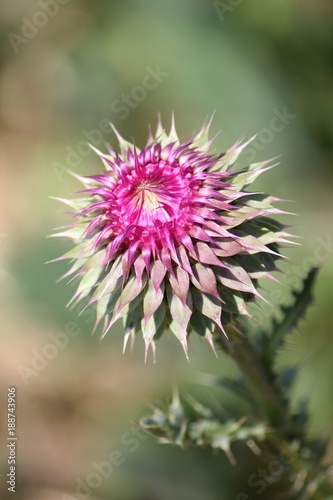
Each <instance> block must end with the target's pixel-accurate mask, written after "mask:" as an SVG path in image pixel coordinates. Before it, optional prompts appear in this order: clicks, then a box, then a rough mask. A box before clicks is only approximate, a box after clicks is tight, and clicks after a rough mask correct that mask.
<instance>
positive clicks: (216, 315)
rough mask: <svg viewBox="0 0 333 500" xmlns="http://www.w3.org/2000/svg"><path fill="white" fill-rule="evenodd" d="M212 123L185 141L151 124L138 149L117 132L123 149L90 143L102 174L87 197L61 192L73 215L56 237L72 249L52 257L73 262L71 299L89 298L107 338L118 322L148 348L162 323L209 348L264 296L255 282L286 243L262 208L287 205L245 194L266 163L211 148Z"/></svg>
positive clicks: (92, 180) (238, 147) (269, 211)
mask: <svg viewBox="0 0 333 500" xmlns="http://www.w3.org/2000/svg"><path fill="white" fill-rule="evenodd" d="M209 127H210V121H209V122H208V123H206V124H205V125H204V126H203V127H202V129H201V130H200V132H199V133H198V134H197V135H196V136H194V138H191V139H189V140H187V141H185V142H183V143H181V142H180V140H179V138H178V135H177V133H176V129H175V124H174V120H172V126H171V130H170V132H169V134H167V133H166V132H165V131H164V129H163V127H162V124H161V121H160V120H159V123H158V126H157V131H156V134H155V136H153V135H152V133H151V132H150V133H149V136H148V141H147V144H146V146H145V147H144V148H143V150H142V151H140V150H139V149H138V148H137V147H136V146H135V145H133V144H131V143H129V142H127V141H126V140H124V139H123V138H122V137H121V136H120V135H119V133H118V132H117V131H116V130H115V129H114V132H115V134H116V136H117V138H118V140H119V145H120V153H118V152H116V151H115V150H114V149H112V148H109V154H104V153H102V152H100V151H98V150H96V149H95V148H94V147H93V149H94V150H95V151H96V153H97V154H98V155H99V156H100V158H101V159H102V160H103V163H104V165H105V171H104V172H102V173H100V174H98V175H93V176H90V177H81V176H79V175H76V174H73V175H74V176H75V177H77V179H78V180H79V181H81V182H82V184H83V186H84V188H85V189H84V190H83V191H82V194H83V197H81V198H79V199H75V200H64V199H61V201H63V202H65V203H66V204H68V205H69V206H71V207H72V208H73V209H74V210H75V219H74V223H73V224H71V225H70V226H69V227H67V228H66V229H65V230H64V231H61V232H59V233H57V234H56V235H55V236H65V237H67V238H70V239H71V240H73V241H74V243H75V244H76V246H75V247H74V248H73V249H72V250H70V251H69V252H68V253H66V254H65V255H64V256H62V257H60V259H67V258H68V259H72V260H73V261H74V264H73V266H72V268H71V269H70V271H68V272H67V273H66V274H65V276H70V275H74V277H77V278H78V279H79V280H80V283H79V286H78V289H77V291H76V293H75V295H74V297H73V299H72V301H71V302H72V303H73V304H76V303H77V302H78V301H80V300H82V299H84V298H86V299H87V305H90V304H93V303H95V305H96V310H97V319H96V325H95V327H96V326H97V325H98V324H99V322H100V321H101V320H103V325H104V326H103V333H102V336H104V335H105V334H106V333H107V332H108V330H109V329H110V327H111V326H112V325H113V324H114V323H115V322H116V321H117V320H118V319H120V318H122V319H123V322H124V327H125V330H126V333H125V339H124V350H125V348H126V344H127V342H128V339H129V337H131V338H132V339H133V338H134V337H135V335H136V334H137V333H142V335H143V339H144V342H145V352H146V356H147V351H148V348H149V346H151V347H152V349H153V352H154V359H155V341H156V340H157V339H158V338H159V337H160V336H161V335H162V334H163V332H165V331H171V332H172V333H173V334H174V335H175V336H176V337H177V339H178V340H179V341H180V342H181V344H182V346H183V348H184V351H185V353H186V356H187V337H188V335H189V334H190V333H191V332H196V333H197V334H199V335H200V336H202V337H204V338H205V339H206V340H207V341H208V342H209V343H210V345H211V346H212V348H213V349H214V344H213V333H214V332H216V331H219V333H221V332H223V333H225V330H224V327H225V325H227V324H228V322H229V321H230V320H231V318H233V317H234V316H235V315H236V316H238V315H245V316H250V315H249V313H248V311H247V308H246V303H247V302H248V301H250V300H253V299H254V298H255V297H260V294H259V292H258V290H257V280H258V278H261V277H268V278H272V275H271V274H270V272H271V271H272V270H274V269H276V267H275V261H276V259H278V258H279V257H280V253H279V243H280V242H282V241H286V240H285V239H284V238H285V236H286V235H287V233H285V232H284V231H283V226H282V225H281V224H279V223H278V222H276V221H275V220H273V219H272V218H271V217H270V216H271V215H276V214H281V213H285V212H283V211H281V210H279V209H277V208H275V207H273V206H272V203H273V202H275V201H278V199H277V198H273V197H269V196H266V195H264V194H261V193H250V192H247V191H245V190H244V188H246V187H247V186H248V185H249V184H251V183H252V182H253V181H254V180H255V179H256V178H257V177H258V176H259V175H260V174H261V173H262V172H264V171H266V170H268V169H269V168H272V165H270V162H262V163H255V164H251V165H250V166H249V167H247V168H243V169H240V170H234V171H233V170H231V167H232V165H233V164H234V163H235V162H236V160H237V158H238V156H239V155H240V153H241V152H242V150H243V149H244V148H245V147H246V146H247V144H248V142H250V141H248V142H247V143H243V142H242V141H239V142H237V143H236V144H235V145H234V146H232V148H231V149H229V150H228V151H227V152H226V153H223V154H217V153H215V152H214V151H211V150H210V148H211V145H212V142H213V139H212V140H209V139H208V132H209Z"/></svg>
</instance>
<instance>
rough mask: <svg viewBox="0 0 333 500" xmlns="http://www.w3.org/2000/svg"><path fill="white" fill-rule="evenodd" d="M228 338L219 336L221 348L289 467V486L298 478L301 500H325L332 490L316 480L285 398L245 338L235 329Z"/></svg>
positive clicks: (269, 441) (311, 460) (275, 452)
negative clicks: (235, 370) (302, 492)
mask: <svg viewBox="0 0 333 500" xmlns="http://www.w3.org/2000/svg"><path fill="white" fill-rule="evenodd" d="M227 334H228V337H229V339H227V338H226V336H225V335H224V334H223V333H222V332H220V341H221V344H222V346H223V347H224V349H225V350H226V351H227V352H228V353H229V355H230V356H231V357H232V358H233V360H234V361H235V363H236V364H237V366H238V368H239V369H240V370H241V372H242V374H243V376H244V379H245V383H246V384H247V386H248V388H249V390H250V391H251V393H252V395H253V398H254V400H255V402H256V404H257V406H258V410H259V416H260V417H261V418H262V419H263V420H265V421H266V422H267V424H268V427H269V428H270V429H271V432H270V433H269V434H268V435H267V445H268V447H269V449H270V452H271V453H272V454H273V455H274V456H283V457H284V459H285V461H286V462H287V463H288V467H287V471H289V480H290V484H291V485H294V484H295V480H296V477H298V479H299V481H300V482H301V483H302V485H301V488H302V491H304V497H302V498H304V500H326V499H327V498H328V497H329V495H330V492H331V491H333V490H332V489H331V486H330V485H329V483H328V480H326V481H324V482H323V481H322V480H319V476H318V474H323V471H321V470H320V468H319V467H318V458H317V457H316V456H314V454H313V453H312V452H311V451H310V450H308V449H307V447H306V443H305V442H303V441H302V440H301V438H300V437H299V432H298V429H294V428H293V427H294V425H295V424H294V422H293V418H292V415H291V414H290V412H289V408H288V405H287V402H286V400H285V398H284V397H283V395H282V393H281V392H280V391H279V389H278V388H277V387H276V386H275V384H274V381H273V380H272V377H271V376H270V373H269V372H268V370H267V369H266V368H265V366H264V365H263V363H262V361H261V359H260V357H259V355H258V354H257V353H256V351H255V349H254V348H253V346H252V344H251V343H250V341H249V340H248V338H247V336H246V335H245V334H242V333H241V332H240V331H239V329H238V328H237V326H236V325H229V326H228V328H227ZM296 436H297V441H298V443H299V447H298V448H299V450H300V451H299V452H296V451H295V450H294V448H293V446H292V444H291V441H292V440H294V439H295V438H296ZM263 451H267V450H263ZM305 451H306V453H304V452H305ZM286 473H287V472H286ZM302 475H304V477H303V478H302ZM325 479H326V477H325ZM297 498H299V497H297ZM332 498H333V497H332Z"/></svg>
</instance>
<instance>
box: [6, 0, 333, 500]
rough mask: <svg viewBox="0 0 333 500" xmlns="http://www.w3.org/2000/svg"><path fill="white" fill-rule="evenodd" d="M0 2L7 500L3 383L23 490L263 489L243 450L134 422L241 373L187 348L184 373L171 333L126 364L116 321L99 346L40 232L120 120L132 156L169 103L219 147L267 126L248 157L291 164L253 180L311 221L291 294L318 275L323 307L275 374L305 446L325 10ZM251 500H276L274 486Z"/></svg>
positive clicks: (39, 494)
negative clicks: (12, 407) (212, 446)
mask: <svg viewBox="0 0 333 500" xmlns="http://www.w3.org/2000/svg"><path fill="white" fill-rule="evenodd" d="M0 9H1V12H0V25H1V52H0V64H1V74H0V99H1V111H0V128H1V135H0V144H1V146H0V156H1V161H0V171H1V197H0V282H1V290H2V293H1V297H0V306H1V349H0V384H1V385H0V390H1V395H0V409H1V410H0V425H1V427H0V436H1V437H0V474H1V479H0V492H1V498H7V495H8V497H9V494H8V492H7V491H6V484H5V474H6V472H7V464H6V460H7V450H6V448H5V438H4V436H6V411H5V405H6V395H7V387H9V386H16V387H17V393H18V435H19V441H18V460H19V466H18V479H17V481H18V483H17V490H18V492H17V498H20V499H23V500H44V499H47V500H58V499H59V500H60V499H61V500H66V499H67V500H69V499H71V500H73V499H75V498H77V499H79V498H91V499H92V500H113V499H116V498H119V499H122V500H125V499H126V500H127V499H129V500H169V499H171V498H175V499H177V500H178V499H181V500H187V499H188V500H215V499H216V500H220V499H223V500H224V499H226V500H229V499H235V500H245V499H247V500H250V499H251V500H252V499H254V498H257V496H256V495H257V494H256V493H255V488H253V487H251V486H250V485H249V484H248V478H249V476H250V475H251V474H253V473H256V471H257V469H258V467H259V465H258V463H257V462H256V461H255V459H254V456H253V455H252V454H251V453H250V452H249V451H247V450H244V449H239V450H237V449H236V450H234V454H235V456H236V459H237V461H238V466H237V467H232V466H231V465H230V464H229V462H228V461H227V459H226V458H225V457H224V456H223V455H222V454H221V455H218V456H213V454H212V453H211V451H210V450H190V451H188V452H184V451H182V450H179V449H176V448H172V447H170V446H167V445H166V446H161V445H157V444H156V442H155V441H154V440H152V439H150V438H149V439H146V440H143V438H142V436H141V435H140V436H139V437H137V438H135V437H134V436H133V432H135V431H134V430H133V421H135V420H136V419H138V418H139V417H140V416H141V415H142V413H144V412H145V411H147V408H148V407H149V403H150V402H153V403H154V402H155V403H156V401H158V400H159V399H164V398H166V397H169V395H170V393H171V385H172V381H173V380H174V379H177V381H178V384H179V386H180V389H181V391H182V392H191V393H193V394H196V395H197V396H198V397H199V398H200V399H201V400H202V401H206V402H209V400H210V395H209V389H208V388H207V387H204V386H201V385H198V384H197V383H196V380H197V378H198V377H197V374H198V373H199V372H204V373H216V374H226V373H228V374H234V373H236V369H235V368H234V367H233V366H232V364H231V363H230V361H229V360H228V359H226V358H225V356H224V355H223V354H220V356H219V359H217V360H216V359H215V357H214V356H213V354H212V353H211V351H210V350H209V349H208V347H207V346H206V345H205V344H200V343H197V342H195V341H193V342H190V360H191V362H190V364H187V362H186V360H185V358H184V356H183V353H182V352H181V349H180V348H179V345H178V344H177V342H176V341H173V340H172V339H165V340H164V339H162V341H161V342H160V345H159V346H158V352H157V358H158V362H157V364H156V365H153V363H152V361H151V360H149V362H148V363H147V365H146V366H145V365H144V364H143V345H142V344H141V343H140V342H137V345H136V346H135V349H134V353H133V355H130V354H126V355H125V356H122V355H121V344H122V332H121V328H120V327H118V326H117V325H116V327H114V329H113V331H112V332H110V334H109V335H108V336H107V337H106V338H105V339H104V341H103V343H100V342H99V338H98V336H97V335H96V336H93V337H91V330H92V327H93V323H94V319H93V316H92V315H90V314H86V315H85V316H80V317H79V316H78V310H74V311H69V310H68V309H66V307H65V306H66V303H67V302H68V300H69V299H70V297H71V295H72V293H73V290H74V288H73V286H66V284H65V282H60V283H59V284H56V283H55V281H56V279H57V278H58V277H59V276H60V275H61V274H63V273H64V272H65V270H66V269H67V264H66V263H57V264H52V265H45V262H46V261H49V260H51V259H54V258H56V257H57V256H59V255H60V254H62V253H63V252H64V251H65V250H66V249H67V248H68V246H66V244H65V243H63V242H61V241H58V240H57V241H56V240H54V239H47V238H46V235H47V234H49V233H51V231H52V229H53V228H54V227H56V226H62V225H65V224H67V223H68V221H69V217H68V215H66V214H65V213H63V212H62V207H61V206H60V205H59V204H58V203H57V202H55V201H54V200H51V199H49V196H50V195H52V196H59V197H65V198H66V197H68V196H70V195H71V194H72V193H73V192H75V191H77V190H78V189H80V187H79V185H78V184H77V183H76V181H75V180H74V179H73V178H72V177H70V176H69V175H67V174H66V173H65V169H67V168H68V167H69V168H71V169H72V170H74V171H76V172H78V173H80V174H83V175H85V174H93V173H96V172H98V171H99V170H100V169H101V168H102V165H101V163H100V161H99V159H98V158H97V157H96V156H95V155H94V154H93V153H92V152H91V151H88V150H87V148H86V146H85V144H86V142H88V141H89V142H92V143H93V144H95V145H96V146H97V147H100V148H101V149H103V148H104V145H103V144H104V142H110V143H111V144H113V145H116V140H115V137H114V136H113V134H112V133H111V129H109V128H107V127H106V124H107V123H108V122H110V121H112V122H113V123H114V124H115V125H116V127H117V128H118V129H119V131H120V132H121V133H122V135H123V136H125V137H127V138H132V137H133V138H134V139H135V142H136V143H137V144H138V146H139V147H140V146H141V145H143V144H144V141H145V138H146V135H147V130H148V128H147V127H148V124H152V126H153V127H155V125H156V117H157V113H158V112H159V111H160V112H161V114H162V118H163V121H164V123H166V125H167V127H169V125H170V118H171V112H172V111H174V113H175V116H176V122H177V129H178V133H179V135H180V136H181V137H182V138H186V137H187V136H189V135H190V134H191V133H192V131H193V130H198V129H199V128H200V126H201V124H202V122H203V120H204V119H205V118H206V116H207V115H211V114H212V113H213V112H214V111H215V118H214V121H213V125H212V133H217V132H219V131H220V130H221V133H220V135H219V136H218V138H217V140H216V147H217V148H220V149H221V150H223V149H225V148H227V147H229V146H230V145H231V144H232V143H233V142H235V141H236V140H237V139H239V138H240V137H243V136H246V137H251V136H252V135H254V134H256V133H257V134H258V136H257V138H256V139H255V142H254V143H253V144H252V145H251V146H250V148H249V150H248V151H247V152H245V153H244V159H243V161H260V160H263V159H267V158H271V157H275V156H278V155H281V157H280V159H279V161H280V162H281V164H280V166H279V167H278V168H275V169H274V170H272V171H270V172H269V173H268V174H266V175H265V176H263V178H262V179H260V180H259V181H258V182H257V183H256V185H255V187H254V189H256V190H265V191H267V192H270V193H272V194H274V195H275V196H279V197H281V198H284V199H288V200H293V201H294V202H293V203H289V202H288V203H287V202H286V203H285V204H284V208H286V209H287V210H290V211H293V212H297V213H298V214H300V217H297V218H296V217H293V218H292V222H291V224H293V225H294V226H295V227H294V228H293V231H294V232H295V233H296V234H297V235H299V236H301V237H302V238H303V240H302V245H301V246H299V247H296V248H292V249H288V250H287V251H286V253H287V255H288V257H289V259H290V260H289V261H288V262H286V263H284V264H283V266H282V267H283V268H284V269H285V270H286V271H287V273H288V276H289V281H288V284H289V285H291V286H294V285H295V286H297V285H298V284H299V279H300V277H302V276H304V275H305V274H306V272H307V270H308V269H309V268H310V267H311V266H313V265H320V266H321V267H322V270H321V273H320V277H319V280H318V283H317V288H316V301H317V305H316V307H314V308H312V309H311V310H310V311H309V314H308V317H307V321H306V322H305V321H304V322H302V324H301V325H300V328H299V331H298V332H295V334H293V335H291V336H290V342H289V343H288V349H287V351H286V352H285V353H284V354H282V355H281V358H280V362H279V364H280V366H284V365H288V363H293V364H294V363H297V364H298V365H299V366H300V367H301V374H300V377H299V379H298V381H297V383H296V386H295V387H294V391H293V401H294V405H296V404H297V403H298V402H300V401H302V400H305V401H307V402H308V403H309V408H310V411H311V418H310V424H309V433H310V435H316V434H318V433H319V434H321V435H327V434H330V433H331V430H332V429H331V422H332V419H333V389H332V377H333V363H332V357H333V340H332V336H331V332H332V303H331V300H332V292H333V289H332V276H333V262H332V258H331V257H332V253H333V244H332V243H333V227H332V211H331V209H332V181H333V173H332V156H333V149H332V146H333V92H332V89H333V4H332V2H331V1H330V0H294V1H292V2H291V1H290V0H279V1H273V0H266V1H265V2H262V1H261V0H252V1H251V2H248V1H241V0H240V1H235V0H226V1H215V2H213V1H211V0H182V1H179V0H178V1H177V0H168V1H162V0H141V1H135V0H118V1H117V0H95V1H94V2H92V1H90V2H89V1H88V0H81V1H79V0H39V1H34V0H29V1H27V0H16V1H15V2H9V1H5V2H2V4H1V7H0ZM288 220H289V223H290V218H289V219H288ZM263 286H264V287H265V289H266V296H267V297H268V299H269V300H270V302H271V303H272V304H273V305H272V306H267V305H264V306H261V310H257V317H258V319H259V321H263V322H265V321H267V317H268V316H269V315H270V314H273V313H274V314H275V313H276V312H274V306H275V305H276V304H278V303H281V302H282V303H287V302H288V300H289V298H290V290H288V288H284V287H282V286H279V285H274V286H273V287H272V286H268V285H267V284H266V283H264V284H263ZM73 325H74V328H75V329H76V333H77V335H76V336H72V337H68V335H67V337H66V334H65V337H66V338H67V342H68V345H66V346H65V345H64V343H66V342H65V340H62V342H63V343H62V344H59V346H60V347H59V346H58V347H57V346H56V345H55V341H54V339H55V338H57V339H58V342H61V340H59V339H64V338H65V337H64V334H63V332H66V331H68V329H71V328H72V327H73ZM66 329H67V330H66ZM78 329H79V330H78ZM50 345H51V347H50ZM52 346H53V347H52ZM214 397H215V398H216V399H217V400H218V401H219V404H220V405H221V407H223V408H225V409H226V410H227V411H228V410H229V409H230V408H233V409H234V410H236V411H238V412H240V414H241V409H242V403H241V402H239V401H237V400H236V399H235V398H232V397H231V396H230V395H229V394H227V393H223V392H222V391H221V393H216V394H214ZM134 429H135V428H134ZM126 433H128V434H126ZM124 435H125V437H124ZM128 439H132V441H131V442H130V443H128ZM133 439H134V441H133ZM126 443H127V444H126ZM113 450H118V451H119V453H120V454H121V456H122V459H123V460H121V461H122V462H123V463H122V464H121V465H119V466H115V467H114V470H113V472H112V474H111V475H109V477H108V478H105V479H103V481H101V482H100V483H99V481H97V479H96V477H95V483H94V476H93V475H92V474H93V473H94V471H95V470H96V466H95V465H94V464H96V463H97V464H100V463H101V462H103V461H105V460H107V459H108V457H109V455H110V453H111V452H112V451H113ZM332 453H333V450H332V447H331V451H330V453H329V457H332ZM329 457H328V460H329ZM80 480H81V481H83V482H84V483H85V484H87V481H88V483H89V484H91V486H90V487H89V488H85V490H84V487H83V486H82V483H80ZM79 484H81V490H78V489H77V488H78V485H79ZM275 487H276V488H277V490H278V489H279V484H277V485H276V486H275ZM82 488H83V489H82ZM242 493H244V495H243V496H242ZM245 494H247V495H248V496H245ZM80 495H81V496H80ZM260 498H261V499H265V498H267V499H271V498H273V486H268V487H267V489H266V491H265V492H264V493H262V494H261V495H260Z"/></svg>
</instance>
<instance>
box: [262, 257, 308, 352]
mask: <svg viewBox="0 0 333 500" xmlns="http://www.w3.org/2000/svg"><path fill="white" fill-rule="evenodd" d="M317 273H318V268H316V267H314V268H312V269H311V270H310V271H309V274H308V275H307V277H306V278H305V279H304V282H303V287H302V289H301V290H300V291H294V292H293V297H294V300H293V302H292V303H291V304H290V305H289V306H283V307H281V310H282V313H283V318H282V320H281V321H276V320H274V321H273V324H272V328H271V332H270V333H269V334H268V335H267V334H266V333H263V334H262V337H261V345H262V356H263V359H264V360H266V361H269V360H271V359H272V357H273V355H274V353H275V352H276V350H277V349H278V348H279V347H281V346H282V345H283V343H284V342H285V336H286V334H288V333H289V332H291V331H292V330H293V329H294V328H295V327H296V326H297V324H298V321H299V320H300V319H301V318H303V317H304V316H305V313H306V311H307V308H308V306H309V305H311V304H312V302H313V297H312V291H313V285H314V282H315V279H316V276H317Z"/></svg>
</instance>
